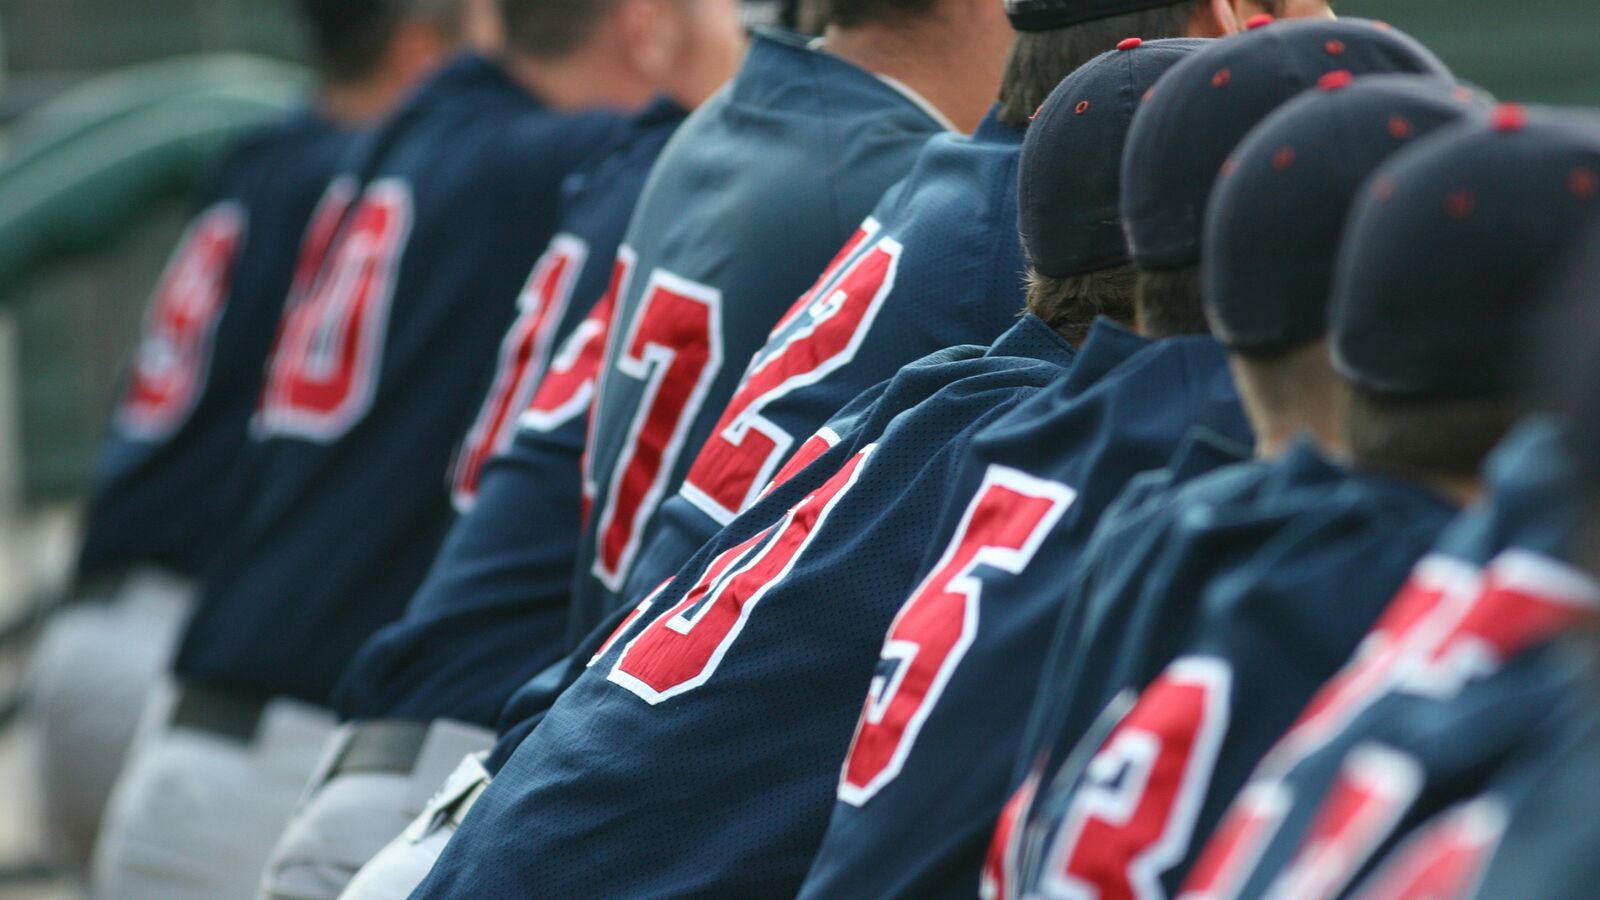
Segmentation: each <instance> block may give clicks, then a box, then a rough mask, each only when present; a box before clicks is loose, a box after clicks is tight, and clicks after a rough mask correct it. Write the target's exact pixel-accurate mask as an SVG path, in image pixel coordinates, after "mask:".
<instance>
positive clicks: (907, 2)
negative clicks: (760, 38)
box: [816, 0, 999, 28]
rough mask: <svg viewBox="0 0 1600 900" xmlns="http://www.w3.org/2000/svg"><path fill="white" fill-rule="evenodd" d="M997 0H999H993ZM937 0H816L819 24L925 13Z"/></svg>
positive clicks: (853, 23)
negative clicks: (819, 18) (820, 22)
mask: <svg viewBox="0 0 1600 900" xmlns="http://www.w3.org/2000/svg"><path fill="white" fill-rule="evenodd" d="M995 2H999V0H995ZM937 5H939V0H817V3H816V6H817V7H819V10H818V12H819V13H820V15H821V17H822V24H824V25H837V26H839V27H840V28H853V27H855V26H857V25H872V24H876V23H879V22H894V21H898V20H901V19H907V18H916V17H917V16H923V15H927V14H928V13H929V12H932V11H933V8H934V7H935V6H937Z"/></svg>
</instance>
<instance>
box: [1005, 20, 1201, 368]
mask: <svg viewBox="0 0 1600 900" xmlns="http://www.w3.org/2000/svg"><path fill="white" fill-rule="evenodd" d="M1203 44H1204V41H1199V40H1193V39H1181V38H1180V39H1172V40H1164V41H1145V40H1142V39H1140V38H1128V39H1125V40H1123V41H1122V42H1121V43H1120V44H1118V45H1117V49H1114V50H1111V51H1109V52H1106V53H1102V54H1100V55H1098V56H1096V57H1095V58H1094V59H1092V60H1090V61H1089V62H1088V63H1085V64H1084V65H1083V66H1081V67H1079V68H1078V70H1077V71H1075V72H1073V73H1072V74H1071V75H1068V76H1067V77H1066V79H1065V80H1063V81H1062V82H1061V83H1060V85H1059V86H1058V87H1057V88H1056V89H1055V90H1054V91H1053V92H1051V94H1050V96H1049V98H1048V99H1047V100H1046V101H1045V103H1044V105H1043V106H1041V107H1040V108H1039V111H1038V115H1037V116H1035V117H1034V121H1033V124H1032V125H1031V126H1030V127H1029V129H1028V135H1027V138H1026V139H1025V140H1024V141H1023V145H1022V161H1021V163H1020V167H1019V172H1018V228H1019V230H1020V232H1021V234H1022V244H1023V249H1024V251H1025V252H1026V255H1027V258H1028V265H1029V269H1030V271H1031V276H1030V288H1029V297H1028V300H1029V309H1030V311H1031V312H1033V313H1034V314H1035V315H1038V316H1039V317H1040V318H1042V319H1044V320H1045V321H1047V322H1049V323H1050V324H1051V325H1052V326H1054V327H1056V329H1057V330H1058V331H1061V332H1062V333H1063V334H1066V335H1067V336H1068V337H1069V338H1070V339H1073V340H1078V339H1081V337H1082V336H1083V334H1086V333H1087V331H1088V328H1089V325H1090V324H1092V322H1093V319H1094V317H1095V316H1096V315H1107V316H1110V317H1112V318H1115V319H1120V320H1123V321H1129V320H1131V319H1132V318H1133V306H1132V302H1133V297H1132V288H1133V277H1132V275H1131V273H1130V272H1129V270H1128V246H1127V241H1126V239H1125V238H1124V236H1123V231H1122V225H1121V222H1120V221H1119V219H1118V215H1117V210H1118V198H1119V196H1120V194H1121V187H1120V181H1121V171H1122V165H1121V161H1122V147H1123V143H1124V141H1125V140H1126V139H1127V134H1128V127H1129V123H1130V122H1131V121H1132V120H1133V114H1134V111H1135V109H1136V108H1137V105H1138V101H1139V97H1141V96H1143V95H1144V92H1145V91H1146V90H1148V89H1149V88H1150V86H1151V85H1153V84H1155V82H1156V80H1157V79H1158V78H1160V77H1161V76H1162V74H1164V73H1165V72H1166V71H1167V70H1168V69H1170V68H1172V67H1173V66H1174V65H1176V64H1178V62H1179V61H1181V60H1182V59H1184V58H1185V57H1186V56H1188V55H1189V54H1191V53H1193V52H1195V51H1196V50H1198V49H1199V48H1200V47H1201V46H1202V45H1203ZM1103 273H1114V274H1103Z"/></svg>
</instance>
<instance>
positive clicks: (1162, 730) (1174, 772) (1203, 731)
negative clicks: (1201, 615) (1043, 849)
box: [1044, 657, 1233, 900]
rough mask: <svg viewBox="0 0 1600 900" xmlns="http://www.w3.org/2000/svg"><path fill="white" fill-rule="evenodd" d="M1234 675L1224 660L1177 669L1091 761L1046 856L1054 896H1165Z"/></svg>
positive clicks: (1198, 660)
mask: <svg viewBox="0 0 1600 900" xmlns="http://www.w3.org/2000/svg"><path fill="white" fill-rule="evenodd" d="M1232 679H1233V675H1232V671H1231V670H1230V669H1229V668H1228V666H1227V664H1226V663H1225V662H1223V661H1222V660H1220V659H1214V658H1209V657H1185V658H1182V659H1178V660H1176V661H1175V662H1173V663H1172V664H1171V665H1170V666H1168V667H1167V670H1166V671H1165V672H1163V673H1162V674H1161V676H1160V677H1158V678H1157V679H1156V680H1155V681H1153V682H1151V684H1150V686H1149V687H1147V688H1146V689H1145V690H1144V692H1143V693H1142V694H1140V696H1139V700H1138V702H1137V703H1135V704H1134V706H1133V708H1132V709H1131V710H1129V712H1128V714H1127V715H1126V716H1125V717H1123V719H1122V721H1121V722H1119V723H1118V724H1117V727H1116V728H1115V729H1114V730H1113V731H1112V732H1111V734H1110V736H1109V737H1108V738H1107V739H1106V741H1105V743H1104V744H1102V745H1101V747H1100V750H1099V752H1097V753H1096V754H1095V755H1094V757H1093V758H1092V759H1091V760H1090V761H1089V764H1088V767H1087V769H1086V770H1085V772H1084V775H1083V779H1082V781H1081V783H1080V784H1079V786H1078V788H1077V791H1076V796H1074V797H1073V799H1072V803H1071V806H1070V807H1069V808H1068V810H1067V815H1066V818H1065V820H1064V823H1063V825H1062V829H1061V834H1060V837H1059V838H1058V840H1057V843H1056V846H1055V847H1053V848H1052V849H1051V852H1050V856H1049V858H1048V860H1047V862H1046V870H1045V876H1044V878H1045V884H1046V887H1047V888H1049V890H1050V893H1052V894H1062V895H1066V896H1074V897H1076V896H1086V897H1099V898H1103V900H1134V898H1138V900H1146V898H1158V897H1165V896H1166V892H1165V890H1164V889H1163V887H1162V884H1161V878H1162V875H1163V874H1165V873H1166V872H1167V870H1169V869H1170V868H1172V867H1173V866H1175V865H1177V864H1178V863H1179V862H1181V861H1182V860H1183V858H1184V856H1185V855H1186V854H1187V852H1188V848H1189V840H1190V837H1191V833H1192V832H1193V829H1194V823H1195V818H1196V817H1197V816H1198V815H1199V813H1200V804H1201V802H1202V801H1203V800H1204V799H1205V792H1206V788H1207V786H1208V785H1209V783H1210V780H1211V772H1212V768H1213V767H1214V766H1215V765H1216V760H1217V753H1218V751H1219V750H1220V748H1221V746H1222V741H1223V738H1224V736H1225V735H1226V732H1227V727H1228V716H1229V712H1228V708H1229V698H1230V692H1231V689H1232Z"/></svg>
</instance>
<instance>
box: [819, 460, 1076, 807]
mask: <svg viewBox="0 0 1600 900" xmlns="http://www.w3.org/2000/svg"><path fill="white" fill-rule="evenodd" d="M1076 497H1077V493H1076V492H1075V491H1073V490H1072V488H1069V487H1067V486H1066V485H1062V484H1057V483H1056V482H1053V481H1043V480H1040V479H1037V478H1034V477H1032V476H1030V475H1026V474H1024V473H1022V472H1019V471H1017V470H1015V469H1008V468H1005V467H1003V466H990V467H989V471H988V472H987V473H985V475H984V479H983V484H982V485H981V486H980V487H979V488H978V492H977V494H976V495H975V496H974V497H973V498H972V502H971V503H970V504H968V506H967V510H966V513H965V515H963V516H962V519H961V524H960V525H959V526H958V527H957V528H956V533H955V537H954V538H953V539H952V540H951V542H950V546H949V547H948V548H946V549H945V552H944V555H943V556H942V557H941V558H940V559H939V562H938V564H937V565H936V566H934V568H933V572H932V574H930V575H929V576H928V577H927V578H926V579H925V580H924V581H923V582H922V584H921V585H919V586H918V587H917V589H916V591H915V592H913V593H912V595H911V599H909V600H907V601H906V603H905V605H904V606H902V607H901V608H900V612H899V614H898V615H897V616H896V617H895V620H894V624H893V625H891V626H890V628H889V636H888V639H887V640H886V641H885V642H884V645H883V656H882V659H881V661H880V662H879V664H878V674H877V675H875V676H874V677H873V679H872V684H871V686H870V688H869V690H868V693H867V702H866V706H865V707H864V708H863V709H862V711H861V719H860V721H859V722H858V723H857V725H856V733H855V738H854V739H853V740H852V741H851V744H850V753H849V755H848V756H847V757H846V759H845V764H844V772H843V775H842V777H841V780H840V783H839V799H841V800H843V801H844V802H846V803H849V804H852V805H854V806H862V805H865V804H866V802H867V801H868V800H871V799H872V797H873V796H874V795H876V794H877V793H878V792H879V791H881V790H883V788H884V786H885V785H887V784H889V783H890V782H891V781H893V780H894V779H895V777H896V776H897V775H899V774H900V769H901V767H902V766H904V765H905V761H906V757H908V756H909V755H910V753H911V748H912V746H913V745H914V744H915V743H916V740H917V733H918V732H919V731H920V730H921V729H922V725H923V723H924V722H926V721H927V718H928V715H929V714H930V713H932V712H933V708H934V706H935V705H936V704H937V703H938V702H939V695H940V694H941V693H942V692H943V691H944V688H945V685H946V684H948V683H949V681H950V678H951V676H952V675H954V674H955V671H956V668H957V667H958V666H959V665H960V664H961V658H962V657H963V656H964V655H965V654H966V652H967V648H968V647H970V646H971V645H972V641H973V639H974V638H975V637H976V636H977V632H978V617H979V611H980V609H979V603H980V598H981V595H982V592H983V584H984V582H983V577H982V575H981V569H983V568H988V569H992V570H996V571H999V572H1005V573H1010V574H1016V573H1018V572H1021V571H1022V570H1023V569H1024V568H1026V567H1027V565H1028V562H1029V561H1030V560H1031V559H1032V558H1033V555H1034V553H1035V552H1037V551H1038V549H1039V545H1040V544H1041V543H1043V541H1044V539H1045V536H1046V535H1047V534H1049V533H1050V529H1051V528H1052V527H1054V526H1055V524H1056V522H1058V521H1059V520H1060V519H1061V516H1062V514H1063V513H1065V512H1066V510H1067V507H1069V506H1071V505H1072V502H1073V500H1074V499H1076Z"/></svg>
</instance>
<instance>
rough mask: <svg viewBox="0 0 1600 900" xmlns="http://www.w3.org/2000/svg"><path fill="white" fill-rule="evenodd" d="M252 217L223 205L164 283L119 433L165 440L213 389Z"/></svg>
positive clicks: (193, 231)
mask: <svg viewBox="0 0 1600 900" xmlns="http://www.w3.org/2000/svg"><path fill="white" fill-rule="evenodd" d="M244 236H245V211H244V208H243V207H242V206H240V205H239V204H237V203H220V204H218V205H216V206H213V207H211V208H210V209H208V210H206V211H205V212H204V213H202V214H201V215H200V217H199V218H198V219H197V220H195V223H194V224H193V225H192V226H190V228H189V230H188V232H187V233H186V234H185V235H184V236H183V240H182V241H181V242H180V243H179V245H178V249H177V251H176V252H175V253H174V254H173V257H172V261H171V262H170V263H169V264H168V265H167V270H166V272H165V273H163V274H162V276H161V282H160V284H159V285H158V286H157V288H156V294H155V298H154V300H153V301H152V303H151V306H150V311H149V313H148V316H147V318H146V321H145V333H144V339H143V341H142V342H141V343H140V345H139V354H138V357H137V358H136V359H135V361H134V364H133V371H132V373H131V374H130V377H129V381H128V388H127V393H126V394H125V395H124V397H123V400H122V405H121V406H120V407H119V408H118V410H117V426H118V428H120V429H121V430H122V431H123V432H124V433H125V434H127V435H129V436H132V437H137V438H139V439H141V440H162V439H165V438H167V437H169V436H170V435H172V433H173V432H175V431H177V430H178V429H179V428H180V427H182V426H183V423H184V422H185V421H187V420H188V418H189V415H190V413H192V412H193V411H194V407H195V404H196V403H198V402H199V400H200V395H201V393H202V392H203V391H204V390H205V382H206V376H207V373H208V371H209V369H210V367H211V354H212V346H213V344H214V342H215V340H216V331H217V325H218V324H219V323H220V322H221V320H222V314H223V312H224V308H225V307H226V305H227V301H228V287H229V284H230V283H231V281H232V278H233V267H234V264H235V262H236V260H237V258H238V254H239V249H240V247H241V246H242V245H243V244H244Z"/></svg>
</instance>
